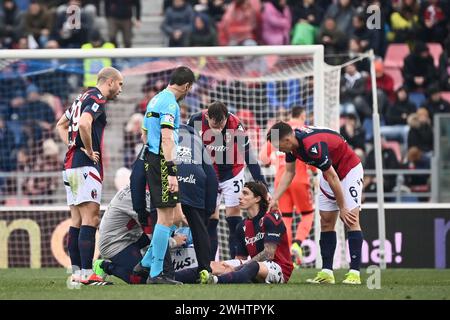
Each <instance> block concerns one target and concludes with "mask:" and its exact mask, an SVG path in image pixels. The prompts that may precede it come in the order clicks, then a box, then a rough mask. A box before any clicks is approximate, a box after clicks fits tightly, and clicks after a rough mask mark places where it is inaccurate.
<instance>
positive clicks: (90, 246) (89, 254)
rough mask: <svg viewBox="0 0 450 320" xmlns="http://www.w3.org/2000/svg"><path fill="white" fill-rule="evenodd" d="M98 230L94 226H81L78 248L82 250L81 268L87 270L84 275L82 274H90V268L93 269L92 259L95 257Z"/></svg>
mask: <svg viewBox="0 0 450 320" xmlns="http://www.w3.org/2000/svg"><path fill="white" fill-rule="evenodd" d="M96 232H97V228H95V227H92V226H81V228H80V234H79V237H78V248H79V250H80V257H81V269H83V270H86V271H87V272H84V275H83V274H82V276H89V273H92V272H91V271H89V270H92V259H93V258H94V250H95V233H96ZM82 273H83V272H82Z"/></svg>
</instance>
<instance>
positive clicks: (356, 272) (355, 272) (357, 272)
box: [349, 269, 359, 276]
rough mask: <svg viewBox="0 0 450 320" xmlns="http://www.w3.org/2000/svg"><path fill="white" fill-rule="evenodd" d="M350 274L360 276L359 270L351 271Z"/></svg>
mask: <svg viewBox="0 0 450 320" xmlns="http://www.w3.org/2000/svg"><path fill="white" fill-rule="evenodd" d="M349 273H354V274H356V275H357V276H359V270H353V269H350V271H349Z"/></svg>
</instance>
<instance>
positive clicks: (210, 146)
mask: <svg viewBox="0 0 450 320" xmlns="http://www.w3.org/2000/svg"><path fill="white" fill-rule="evenodd" d="M206 148H207V149H208V150H212V151H218V152H223V151H226V150H228V147H227V146H212V145H210V144H209V145H207V146H206Z"/></svg>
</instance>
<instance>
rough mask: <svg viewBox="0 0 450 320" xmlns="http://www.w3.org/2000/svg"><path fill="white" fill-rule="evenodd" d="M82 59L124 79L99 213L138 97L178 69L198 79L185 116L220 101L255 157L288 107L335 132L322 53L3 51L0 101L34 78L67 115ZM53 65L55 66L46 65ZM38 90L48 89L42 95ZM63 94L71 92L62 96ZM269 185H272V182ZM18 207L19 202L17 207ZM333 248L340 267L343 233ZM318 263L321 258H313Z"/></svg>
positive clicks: (331, 87) (333, 93) (111, 189)
mask: <svg viewBox="0 0 450 320" xmlns="http://www.w3.org/2000/svg"><path fill="white" fill-rule="evenodd" d="M83 59H94V60H95V59H112V61H113V62H114V63H113V65H114V66H117V67H118V68H119V69H120V70H121V71H122V72H123V74H124V76H125V85H124V89H123V93H122V95H121V96H120V97H119V100H118V101H117V102H114V103H113V104H112V106H111V107H108V109H109V110H108V111H107V112H110V114H108V119H111V122H109V124H108V126H109V128H108V127H107V128H106V131H105V137H106V138H105V143H104V144H105V147H106V148H107V150H106V153H107V164H106V165H105V167H106V168H105V187H104V196H103V197H102V204H103V205H107V204H108V202H109V201H110V200H111V198H112V197H113V196H114V194H115V192H116V188H115V185H116V182H117V181H118V180H120V177H119V178H117V175H116V173H118V172H119V171H120V169H122V167H128V166H127V163H126V161H127V160H124V159H123V158H124V157H125V156H124V153H126V150H125V149H126V148H127V147H126V146H123V147H122V146H121V143H124V145H125V144H126V141H125V138H122V137H120V136H121V131H126V130H128V127H131V128H132V127H133V123H131V122H132V121H131V120H133V119H134V118H136V119H138V120H139V117H134V116H135V113H136V112H135V111H133V108H134V105H137V104H138V103H139V102H140V101H141V100H142V99H143V98H144V97H143V92H142V91H145V90H144V88H147V89H148V86H147V87H146V85H147V83H150V86H153V85H154V84H155V83H157V82H158V81H161V82H162V83H167V80H168V77H169V75H170V71H171V70H173V69H174V68H175V67H176V66H178V65H181V64H184V65H188V66H189V67H191V68H192V69H193V71H194V73H195V74H196V76H197V77H198V79H199V81H197V83H196V84H195V88H194V89H193V92H191V93H190V94H189V95H188V97H187V98H186V101H187V104H188V105H189V107H190V112H191V113H193V112H197V111H199V110H201V109H202V108H204V107H205V106H206V105H207V103H209V102H211V101H212V100H213V99H219V100H223V101H224V102H225V103H226V104H227V105H228V106H229V109H230V111H232V112H238V113H239V114H238V116H240V117H244V118H245V119H244V118H242V119H241V120H244V121H245V122H244V126H246V125H247V127H248V129H249V132H250V133H249V135H250V138H251V139H254V140H256V141H254V146H255V148H256V149H257V150H258V148H259V147H260V146H261V142H262V140H265V139H264V137H265V132H266V131H267V129H268V128H269V125H270V122H271V121H274V120H279V119H283V117H285V116H286V115H287V112H288V111H289V109H290V108H291V107H292V106H294V105H302V106H304V107H305V108H306V109H307V113H308V115H309V116H312V115H313V118H312V119H311V120H310V121H309V122H308V124H314V125H319V126H326V127H330V128H332V129H334V130H337V131H339V89H340V88H339V81H340V75H341V66H329V65H327V64H325V62H324V48H323V46H322V45H304V46H254V47H189V48H131V49H125V48H117V49H91V50H82V49H40V50H2V51H0V76H1V77H0V95H1V94H2V93H3V92H5V93H7V92H9V91H8V90H10V87H8V82H10V81H11V79H12V78H11V77H15V78H14V80H17V81H18V82H21V83H25V84H24V85H25V89H26V90H25V89H24V90H25V91H26V92H28V91H32V90H31V89H30V88H29V86H30V83H34V82H35V79H36V78H39V79H38V80H39V83H38V84H37V85H38V86H41V87H40V90H41V92H46V91H45V90H48V88H49V87H50V89H51V90H50V91H51V95H52V96H56V97H57V98H59V100H60V102H59V103H60V104H62V107H63V108H64V109H65V108H67V107H68V105H69V104H70V103H71V100H72V99H73V98H74V97H75V96H76V95H77V94H79V93H80V92H81V91H82V80H80V78H82V77H83V73H84V72H85V70H83V65H82V63H79V61H82V60H83ZM27 61H38V63H39V61H41V62H45V66H41V67H39V68H38V70H35V69H33V68H29V69H27V68H25V69H23V68H22V69H21V66H20V64H25V65H27ZM52 61H53V62H55V63H51V62H52ZM77 61H78V62H77ZM22 62H25V63H22ZM16 64H19V66H16ZM30 64H32V63H30ZM13 67H14V68H17V70H18V72H17V74H15V75H14V76H11V75H8V76H3V74H6V73H8V72H9V71H10V70H11V69H13ZM5 70H6V71H5ZM23 70H25V71H23ZM74 74H75V75H76V77H74V78H75V79H73V78H72V77H71V76H72V75H74ZM41 78H44V80H42V79H41ZM3 80H4V82H5V83H6V85H5V87H2V83H3V82H2V81H3ZM43 86H44V87H46V88H47V89H43V88H42V87H43ZM66 87H70V88H71V89H70V90H69V89H66ZM141 87H142V90H141ZM60 91H68V92H67V94H65V95H64V96H60V97H58V95H59V93H60ZM144 94H146V93H144ZM0 105H1V101H0ZM0 111H1V110H0ZM133 117H134V118H133ZM56 120H57V119H56ZM108 121H110V120H108ZM272 123H273V122H272ZM249 127H250V128H249ZM124 128H125V129H124ZM16 129H17V128H16ZM32 134H33V133H32ZM53 139H54V140H55V141H57V140H58V138H57V137H53ZM57 142H58V141H57ZM30 150H33V151H32V154H31V156H32V157H34V158H38V157H39V156H40V152H42V150H40V149H39V148H37V149H36V151H34V150H35V149H30ZM39 150H40V151H39ZM132 151H133V150H132ZM132 151H131V152H132ZM64 153H65V152H64V150H63V149H62V148H61V147H60V148H59V153H58V157H59V160H60V161H62V156H63V154H64ZM129 158H132V156H130V157H129ZM58 168H59V167H58ZM39 170H40V171H39ZM1 171H2V170H1V169H0V190H1V187H2V186H1V183H2V182H1V181H2V178H3V177H4V179H3V181H12V180H14V179H13V178H11V174H12V173H11V172H6V173H3V176H2V172H1ZM36 171H37V172H35V171H33V170H31V172H27V173H26V177H23V179H21V180H20V182H19V181H16V182H14V183H13V184H14V185H15V189H14V190H16V191H17V190H22V189H21V188H20V187H18V184H19V183H21V182H23V181H26V180H27V177H29V178H30V177H31V178H33V177H36V176H37V177H40V176H39V174H41V175H42V172H48V171H51V170H50V169H48V168H39V169H37V170H36ZM120 172H124V171H120ZM266 172H268V173H269V175H270V174H273V171H270V170H267V171H266ZM31 178H30V179H31ZM125 178H126V177H125ZM5 179H6V180H5ZM36 179H38V178H36ZM270 182H271V183H272V182H273V177H272V179H270ZM58 183H59V184H58ZM7 187H8V184H7ZM55 188H56V190H53V195H52V198H51V199H52V202H46V203H44V204H49V203H51V204H54V205H64V204H65V193H64V188H63V185H62V181H57V184H56V187H55ZM14 190H7V192H9V194H10V196H9V197H10V198H11V194H12V195H13V194H14ZM21 192H22V191H21ZM1 197H2V194H1V192H0V201H2V198H1ZM33 197H34V198H33ZM46 197H47V195H45V196H42V195H39V194H38V195H29V196H28V198H29V199H38V200H39V199H46ZM3 200H4V198H3ZM13 203H14V201H13ZM21 203H22V202H20V201H19V202H18V203H17V205H20V204H21ZM11 208H12V207H11ZM315 220H316V223H315V227H314V231H315V232H313V234H315V237H314V238H315V239H316V243H317V245H316V248H315V250H316V252H317V250H319V246H318V235H319V234H320V233H319V228H318V226H319V224H318V222H319V217H318V216H317V215H316V219H315ZM219 230H220V232H221V239H222V240H225V239H226V234H227V227H226V224H225V223H222V224H221V225H220V229H219ZM338 242H339V244H340V248H341V254H340V255H338V256H339V258H338V259H339V260H340V262H339V263H338V265H340V266H344V265H345V264H346V254H345V250H346V244H345V236H344V231H343V227H342V226H341V227H340V232H339V241H338ZM220 247H221V249H222V250H223V253H224V255H222V256H221V257H226V252H227V246H226V245H225V244H224V242H223V241H222V243H221V245H220ZM317 257H319V255H318V254H317ZM310 265H314V264H313V263H311V264H310ZM317 266H318V265H317Z"/></svg>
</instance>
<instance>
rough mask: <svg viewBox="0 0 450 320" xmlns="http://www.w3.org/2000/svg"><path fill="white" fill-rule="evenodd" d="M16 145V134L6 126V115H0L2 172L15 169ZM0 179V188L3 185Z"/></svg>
mask: <svg viewBox="0 0 450 320" xmlns="http://www.w3.org/2000/svg"><path fill="white" fill-rule="evenodd" d="M14 149H15V143H14V132H12V131H11V130H10V129H9V128H8V126H7V125H6V119H5V115H3V114H1V113H0V171H12V170H14V169H15V163H16V159H15V152H14ZM2 182H4V181H2V179H1V178H0V188H1V185H2Z"/></svg>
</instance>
